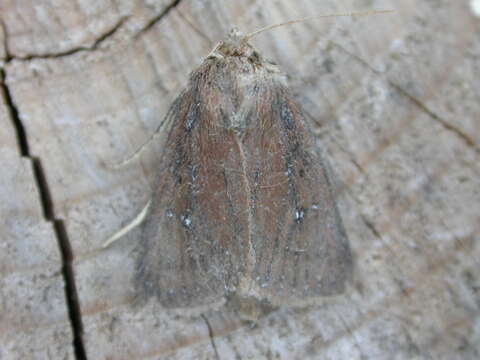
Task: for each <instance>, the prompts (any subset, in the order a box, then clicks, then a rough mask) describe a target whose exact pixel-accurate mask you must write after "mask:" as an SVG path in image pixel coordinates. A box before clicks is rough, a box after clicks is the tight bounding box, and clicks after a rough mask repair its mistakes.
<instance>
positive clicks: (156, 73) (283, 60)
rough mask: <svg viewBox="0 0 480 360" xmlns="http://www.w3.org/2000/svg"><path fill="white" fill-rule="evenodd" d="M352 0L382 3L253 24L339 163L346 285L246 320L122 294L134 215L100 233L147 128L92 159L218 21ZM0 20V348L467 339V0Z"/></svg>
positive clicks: (121, 6)
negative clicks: (192, 312) (363, 13)
mask: <svg viewBox="0 0 480 360" xmlns="http://www.w3.org/2000/svg"><path fill="white" fill-rule="evenodd" d="M365 9H395V13H393V14H384V15H376V16H370V17H359V18H349V17H338V18H332V19H319V20H313V21H308V22H304V23H301V24H296V25H292V26H287V27H283V28H279V29H275V30H272V31H269V32H266V33H263V34H261V35H259V36H258V37H256V38H254V39H253V40H252V43H253V44H254V45H255V46H256V48H257V49H258V50H259V51H260V52H261V53H262V54H263V55H264V56H266V57H268V58H271V59H274V60H275V61H276V62H277V63H278V64H279V65H280V66H281V68H282V69H283V71H285V72H286V73H287V74H288V77H289V83H290V86H291V88H292V90H293V91H294V94H295V97H296V99H297V101H298V102H299V103H300V104H301V106H302V108H303V110H304V112H305V114H306V116H307V118H308V120H309V122H310V125H311V127H312V129H313V131H314V132H315V134H316V136H317V138H318V145H319V146H320V147H322V149H323V151H324V153H325V157H326V158H327V159H328V162H329V163H330V166H331V168H332V170H333V172H334V174H335V175H336V176H335V178H336V180H337V187H338V190H339V194H340V196H339V207H340V211H341V213H342V216H343V219H344V222H345V226H346V228H347V233H348V236H349V239H350V244H351V246H352V249H353V252H354V256H355V279H354V281H353V283H352V285H351V289H350V291H349V292H348V293H347V294H345V295H344V296H342V297H338V298H335V299H332V300H329V301H325V303H323V304H318V305H316V306H310V307H308V308H303V309H288V308H283V309H279V310H278V311H276V312H273V313H271V314H269V315H268V316H266V317H264V318H261V319H260V320H259V322H258V324H257V325H256V326H255V327H249V326H245V325H244V324H242V323H241V322H240V321H239V320H238V319H237V318H236V317H235V316H234V315H233V314H230V313H228V312H227V311H226V310H225V309H220V310H218V311H213V310H211V311H208V312H207V313H205V314H204V316H203V317H195V316H182V314H179V313H176V312H173V311H166V310H164V309H162V308H161V307H160V306H159V304H157V303H156V302H155V301H151V302H150V303H148V304H146V305H145V306H143V307H141V308H138V307H137V308H136V307H132V304H131V303H132V298H133V295H134V294H133V287H132V284H131V277H132V275H133V266H134V258H133V257H132V250H133V248H134V247H135V241H136V240H137V239H138V236H139V231H138V229H136V230H133V231H132V232H131V233H129V234H128V235H127V236H125V237H124V238H122V239H121V240H119V241H117V242H116V243H115V244H114V245H112V246H111V247H109V248H107V249H102V248H101V246H102V244H103V243H104V242H105V240H106V239H107V238H108V237H109V236H110V235H111V234H113V233H115V232H116V231H117V230H118V229H120V228H121V227H122V226H124V225H125V224H127V223H128V222H129V221H130V220H131V219H132V218H133V217H134V216H135V215H136V214H137V213H138V212H139V211H140V210H141V209H142V207H143V206H144V204H145V203H146V202H147V200H148V199H149V196H150V189H151V187H152V186H153V181H154V177H155V175H156V168H155V166H156V163H157V161H158V156H159V154H160V153H161V146H160V142H159V141H154V142H152V144H151V145H149V146H148V147H146V148H145V151H144V152H143V153H142V154H141V155H140V156H139V157H138V158H135V159H134V160H133V161H131V162H129V163H128V164H127V165H126V166H124V167H122V168H120V169H115V170H112V169H111V168H110V166H111V165H113V164H116V163H118V162H120V161H122V160H124V159H126V158H128V157H129V156H130V155H131V154H133V153H134V152H135V150H136V149H137V148H138V147H139V146H140V145H142V144H143V143H144V142H145V141H146V140H147V139H148V138H149V137H150V136H151V135H152V133H153V132H154V130H155V129H156V127H157V126H158V125H159V123H160V121H161V120H162V118H163V116H164V115H165V113H166V111H167V110H168V107H169V104H170V103H171V102H172V100H173V99H174V98H175V97H176V95H177V94H178V93H179V92H180V91H181V89H182V88H183V87H184V86H186V84H187V79H188V74H189V73H190V71H191V70H192V69H194V68H195V67H196V66H198V65H199V64H200V62H201V61H202V59H203V58H204V57H205V56H206V55H207V54H208V53H209V51H210V50H211V49H212V48H213V46H214V45H215V43H216V42H217V41H219V40H221V39H222V38H223V37H224V35H225V34H226V33H227V32H228V30H229V29H230V28H231V27H232V26H233V25H236V26H238V27H239V28H240V29H241V30H243V31H245V32H249V31H253V30H256V29H258V28H260V27H262V26H265V25H269V24H272V23H276V22H282V21H287V20H291V19H295V18H299V17H304V16H306V15H312V14H325V13H332V12H343V11H354V10H365ZM0 21H1V24H2V26H1V27H0V40H1V41H0V68H1V71H2V74H3V75H4V76H2V87H1V93H2V98H1V99H0V121H1V124H2V126H1V127H0V159H1V160H0V161H1V164H2V170H1V177H0V284H1V287H0V359H2V360H4V359H27V358H28V359H67V358H72V359H73V358H77V359H82V358H87V359H216V358H217V357H218V358H220V359H320V358H321V359H478V358H479V357H480V290H479V289H480V243H479V230H480V229H479V227H480V180H479V179H480V161H479V160H480V115H479V114H480V81H479V80H478V79H479V76H478V74H479V73H480V40H479V39H480V18H479V17H477V15H475V13H474V12H473V10H472V8H471V7H470V5H469V2H468V1H463V0H462V1H448V0H437V1H422V2H418V1H413V0H402V1H388V0H384V1H381V0H378V1H375V0H371V1H370V0H368V1H358V0H344V1H330V0H325V1H315V0H296V1H291V0H278V1H274V0H271V1H270V0H269V1H260V0H249V1H220V0H180V1H169V0H161V1H154V0H144V1H141V0H135V1H127V0H99V1H98V0H84V1H67V0H61V1H53V0H42V1H37V0H21V1H17V0H6V1H2V2H0ZM21 127H23V128H24V130H25V136H24V137H22V136H20V138H21V139H23V142H24V143H26V144H27V145H28V148H27V149H25V146H23V147H22V146H21V141H20V142H19V141H18V133H19V128H21ZM33 162H35V163H36V164H37V165H36V166H37V170H36V171H34V170H33ZM39 169H40V170H39ZM42 177H43V178H44V179H43V180H44V181H42ZM42 208H43V210H42ZM45 209H46V210H45ZM63 229H64V230H65V231H63ZM60 245H61V246H60ZM70 257H71V258H72V259H71V260H70ZM62 269H63V270H62ZM65 288H66V289H67V293H69V294H71V295H76V296H77V298H75V296H74V298H73V299H72V298H68V297H66V296H65V290H64V289H65ZM206 320H208V322H207V321H206ZM74 340H75V344H74Z"/></svg>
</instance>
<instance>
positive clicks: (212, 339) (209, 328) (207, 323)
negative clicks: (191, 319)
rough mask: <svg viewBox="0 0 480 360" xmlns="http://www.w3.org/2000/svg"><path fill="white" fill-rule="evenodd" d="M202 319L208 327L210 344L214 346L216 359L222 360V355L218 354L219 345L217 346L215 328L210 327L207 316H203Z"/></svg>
mask: <svg viewBox="0 0 480 360" xmlns="http://www.w3.org/2000/svg"><path fill="white" fill-rule="evenodd" d="M201 317H202V319H203V321H205V324H206V325H207V329H208V337H209V338H210V344H212V348H213V351H214V352H215V359H216V360H220V355H219V354H218V350H217V345H216V344H215V334H214V333H213V328H212V326H211V325H210V322H209V321H208V319H207V317H206V316H205V315H203V314H202V315H201Z"/></svg>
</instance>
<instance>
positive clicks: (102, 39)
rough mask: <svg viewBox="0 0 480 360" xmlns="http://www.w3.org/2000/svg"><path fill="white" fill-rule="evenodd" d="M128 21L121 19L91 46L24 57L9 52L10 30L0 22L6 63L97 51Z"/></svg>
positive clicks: (125, 18) (126, 17)
mask: <svg viewBox="0 0 480 360" xmlns="http://www.w3.org/2000/svg"><path fill="white" fill-rule="evenodd" d="M127 19H128V16H124V17H121V18H120V19H119V21H118V22H117V23H116V24H115V25H113V26H112V27H111V28H110V29H108V30H107V31H106V32H105V33H103V34H101V35H100V36H99V37H98V38H97V39H96V40H95V41H94V42H93V43H92V44H91V45H80V46H76V47H73V48H71V49H68V50H65V51H59V52H54V53H44V54H29V55H24V56H19V55H14V54H12V53H10V52H9V51H8V39H7V36H8V30H7V27H6V25H5V23H4V22H3V21H1V20H0V24H1V26H2V28H3V32H4V37H5V40H4V42H5V45H4V47H5V52H6V54H7V58H6V62H7V63H8V62H10V61H12V60H19V61H29V60H34V59H56V58H62V57H65V56H70V55H74V54H77V53H79V52H84V51H95V50H96V49H98V48H99V47H100V45H101V44H102V43H103V42H105V41H106V40H107V39H109V38H110V37H112V36H113V35H114V34H115V33H116V32H117V31H118V30H119V29H120V28H121V27H122V25H123V24H124V23H125V21H126V20H127Z"/></svg>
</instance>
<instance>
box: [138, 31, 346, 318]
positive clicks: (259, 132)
mask: <svg viewBox="0 0 480 360" xmlns="http://www.w3.org/2000/svg"><path fill="white" fill-rule="evenodd" d="M166 123H168V124H169V126H168V133H167V134H166V140H165V143H164V149H163V153H162V155H161V159H160V161H159V169H158V177H157V179H156V182H155V188H154V193H153V198H152V204H151V206H150V208H149V212H148V214H147V218H146V220H145V223H144V224H143V230H142V235H141V239H140V243H139V253H138V254H139V255H138V261H137V263H136V273H135V276H134V284H135V289H136V292H137V293H138V294H139V296H140V297H142V298H144V299H148V298H150V297H156V298H157V299H158V301H159V302H160V303H161V304H162V305H163V306H164V307H166V308H172V309H173V308H175V309H191V308H196V307H205V306H209V305H211V304H216V303H224V302H228V303H230V304H236V305H235V306H236V307H237V309H238V310H239V312H243V313H245V314H246V316H248V313H249V312H251V313H254V312H255V311H253V310H252V311H251V309H252V307H253V308H257V306H264V305H265V306H273V307H275V306H280V305H295V304H297V303H303V302H305V301H307V302H308V301H310V300H313V299H316V298H318V297H321V296H332V295H337V294H340V293H342V292H343V291H344V289H345V286H346V282H347V280H348V279H349V278H350V276H351V272H352V256H351V252H350V249H349V245H348V240H347V236H346V233H345V230H344V227H343V224H342V220H341V218H340V216H339V213H338V210H337V206H336V203H335V196H334V192H333V189H332V184H331V180H330V177H329V174H328V171H327V168H326V166H325V164H324V161H323V160H322V156H321V154H320V153H319V151H318V149H317V148H316V145H315V144H314V140H313V137H312V135H311V134H310V132H309V131H308V130H307V127H306V121H305V119H304V117H303V116H302V113H301V110H300V108H299V106H298V105H297V103H296V102H295V101H294V99H293V96H292V94H291V93H290V91H289V90H288V88H287V85H286V77H285V75H284V74H283V73H282V72H281V71H280V70H279V69H278V67H277V66H276V65H275V64H273V63H271V62H269V61H267V60H265V59H264V58H263V57H262V56H261V54H260V53H259V52H258V51H256V50H255V49H254V48H253V47H252V46H251V45H250V44H249V42H248V37H247V36H244V35H242V34H241V33H240V32H238V30H232V31H231V32H230V34H229V35H228V36H227V38H226V39H225V40H224V41H222V42H220V43H219V44H218V45H217V46H216V47H215V48H214V50H213V51H212V52H211V53H210V55H209V56H208V57H207V58H206V59H205V60H204V61H203V63H202V64H201V65H200V66H199V67H198V68H197V69H196V70H194V71H193V73H192V74H191V76H190V82H189V85H188V87H187V88H186V89H185V90H184V91H183V92H182V93H181V94H180V95H179V96H178V98H177V99H176V100H175V101H174V103H173V104H172V106H171V108H170V110H169V112H168V115H167V118H166ZM252 304H255V306H253V305H252ZM252 316H253V315H252Z"/></svg>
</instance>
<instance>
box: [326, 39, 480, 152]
mask: <svg viewBox="0 0 480 360" xmlns="http://www.w3.org/2000/svg"><path fill="white" fill-rule="evenodd" d="M332 44H333V45H335V46H336V47H337V48H338V49H340V50H342V51H343V52H344V53H346V54H348V55H350V56H351V57H352V58H354V59H355V60H356V61H358V62H359V63H360V64H362V65H363V66H365V67H366V68H367V69H369V70H370V71H372V72H373V73H374V74H375V75H377V76H380V77H382V78H383V75H384V74H383V73H382V72H381V71H379V70H377V69H375V68H373V67H372V66H370V64H368V63H367V62H366V61H365V60H363V59H362V58H361V57H359V56H357V55H356V54H354V53H352V52H350V51H348V50H347V49H345V48H344V47H343V46H342V45H340V44H338V43H336V42H333V41H332ZM385 81H386V82H387V84H389V85H390V86H391V87H393V88H394V89H395V90H396V91H397V92H398V93H399V94H401V95H402V96H403V97H405V98H406V99H408V100H409V101H410V102H412V103H413V104H414V105H415V106H416V107H417V108H418V109H420V110H421V111H423V112H424V113H425V114H427V115H428V117H430V118H431V119H432V120H435V121H436V122H437V123H439V124H440V125H442V127H443V128H444V129H445V130H447V131H450V132H452V133H453V134H455V135H457V137H459V138H460V139H461V140H462V141H463V142H464V143H465V144H466V145H467V146H468V147H470V148H471V149H473V150H474V151H475V152H476V153H477V154H480V147H479V146H478V145H477V144H476V142H475V140H474V139H472V138H471V137H470V136H469V135H468V134H467V133H465V132H464V131H463V130H461V129H459V128H457V127H456V126H454V125H452V124H450V123H449V122H448V121H447V120H445V119H443V118H442V117H441V116H440V115H438V114H436V113H435V112H434V111H432V110H430V109H429V107H428V106H427V105H426V104H424V103H423V102H422V101H421V100H420V99H418V98H417V97H415V96H414V95H412V94H410V93H409V92H408V91H407V90H405V89H404V88H403V87H401V86H400V85H398V84H397V83H395V82H393V81H392V80H390V79H388V78H385Z"/></svg>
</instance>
